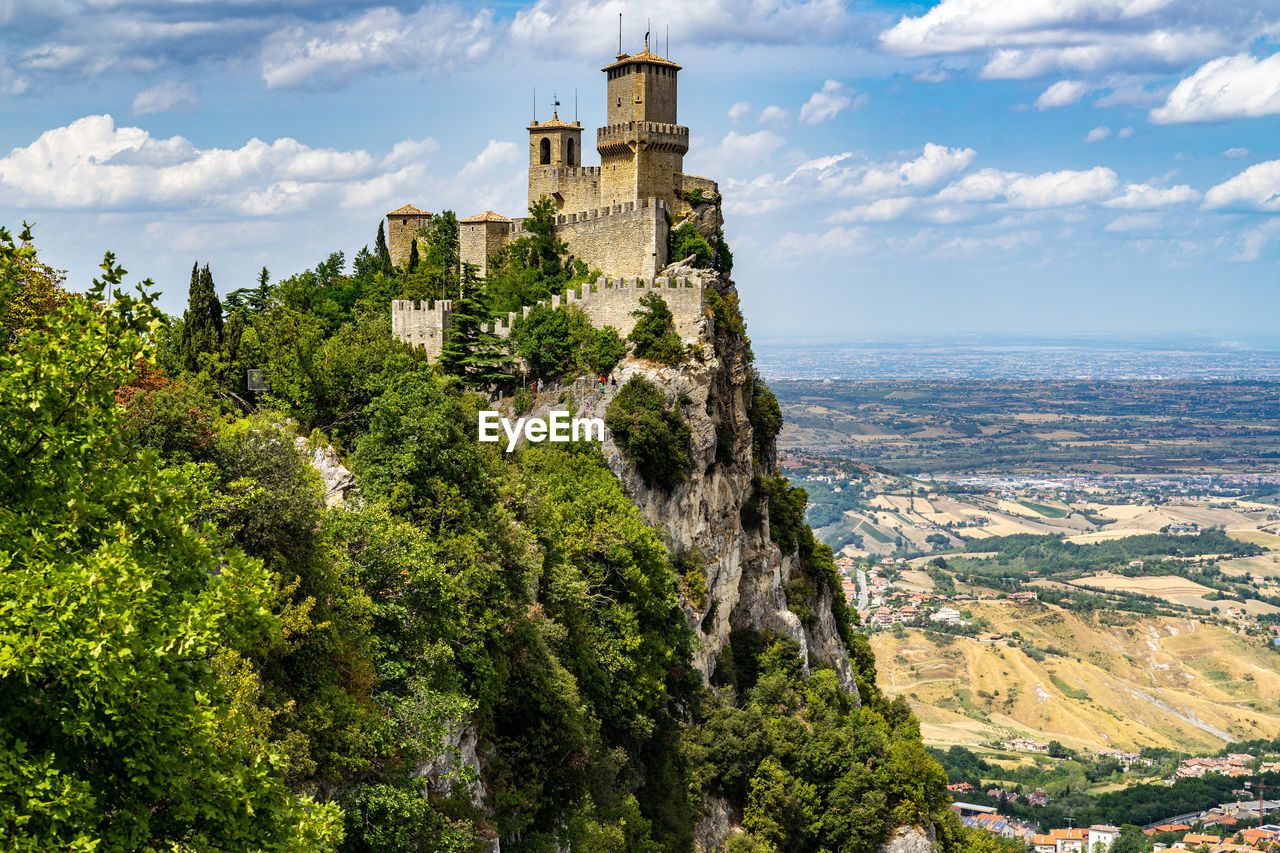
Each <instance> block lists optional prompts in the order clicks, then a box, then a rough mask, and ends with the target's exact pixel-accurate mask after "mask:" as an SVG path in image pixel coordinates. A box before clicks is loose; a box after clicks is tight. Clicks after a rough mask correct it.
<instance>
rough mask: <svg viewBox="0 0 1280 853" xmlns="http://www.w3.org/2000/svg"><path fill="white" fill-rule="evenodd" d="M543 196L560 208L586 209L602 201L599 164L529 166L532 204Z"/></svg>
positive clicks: (530, 202)
mask: <svg viewBox="0 0 1280 853" xmlns="http://www.w3.org/2000/svg"><path fill="white" fill-rule="evenodd" d="M543 196H548V197H550V198H552V199H554V200H555V203H556V209H557V210H587V209H588V208H592V207H597V206H599V204H600V167H599V166H530V167H529V204H533V203H534V202H535V201H537V200H538V199H540V198H542V197H543Z"/></svg>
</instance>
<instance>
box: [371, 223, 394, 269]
mask: <svg viewBox="0 0 1280 853" xmlns="http://www.w3.org/2000/svg"><path fill="white" fill-rule="evenodd" d="M373 248H374V252H375V253H376V254H377V256H378V260H379V261H380V262H381V263H382V270H383V272H390V271H391V250H390V249H388V248H387V231H386V227H385V223H384V222H383V220H381V219H379V220H378V236H377V238H376V239H375V240H374V243H373Z"/></svg>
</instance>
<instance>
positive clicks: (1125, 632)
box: [872, 604, 1280, 749]
mask: <svg viewBox="0 0 1280 853" xmlns="http://www.w3.org/2000/svg"><path fill="white" fill-rule="evenodd" d="M971 609H972V610H973V611H974V615H975V616H980V617H985V618H987V619H988V620H989V621H990V623H991V624H992V625H993V626H997V629H998V630H1002V631H1005V632H1013V631H1019V632H1020V633H1021V634H1022V636H1023V637H1024V638H1025V639H1026V640H1028V641H1030V642H1031V643H1032V644H1034V645H1035V646H1036V647H1037V648H1040V649H1044V648H1046V647H1048V646H1057V647H1058V648H1061V649H1070V650H1072V651H1071V655H1072V656H1071V657H1058V656H1055V655H1047V656H1045V658H1044V660H1043V661H1036V660H1033V659H1032V658H1031V657H1028V656H1027V654H1026V653H1025V652H1023V651H1022V650H1021V649H1019V648H1016V647H1015V646H1012V645H1010V644H1008V643H995V644H990V643H979V642H976V641H974V640H970V639H967V638H963V637H958V638H956V639H955V641H954V642H953V643H952V644H950V645H939V644H938V643H937V642H936V641H935V639H936V636H937V635H926V634H924V633H923V632H921V631H917V630H908V632H907V638H906V639H903V640H898V639H895V638H894V637H893V636H892V634H890V633H887V632H882V633H879V634H876V635H875V636H874V637H873V639H872V646H873V648H874V649H875V652H876V660H877V665H878V668H879V671H880V684H881V687H882V688H883V689H884V690H885V691H886V692H887V693H889V694H890V695H899V694H901V695H905V696H907V698H908V699H909V700H911V702H912V706H913V708H914V709H915V712H916V714H917V715H918V716H919V717H920V720H921V726H922V730H923V734H924V736H925V740H926V741H927V742H930V743H940V744H952V743H964V744H977V743H980V742H983V741H987V740H992V739H1000V738H1003V737H1006V736H1008V735H1009V734H1012V733H1014V732H1017V733H1025V734H1029V735H1031V736H1033V737H1036V738H1038V739H1041V740H1048V739H1050V738H1057V739H1059V740H1061V741H1063V742H1064V743H1066V744H1067V745H1069V746H1073V747H1088V748H1103V747H1109V748H1113V749H1114V748H1119V747H1139V746H1147V745H1151V746H1166V747H1173V748H1178V747H1183V748H1188V749H1191V748H1196V749H1205V748H1209V749H1217V748H1219V747H1221V746H1223V745H1224V744H1225V743H1226V741H1224V740H1223V739H1222V738H1220V737H1217V736H1215V735H1214V734H1212V733H1211V732H1210V731H1207V730H1206V728H1211V729H1216V730H1219V731H1222V732H1224V733H1226V734H1229V735H1231V736H1232V737H1234V738H1248V737H1269V738H1270V737H1277V736H1280V706H1277V705H1275V704H1274V702H1269V701H1267V699H1266V698H1265V697H1274V696H1276V695H1280V655H1277V654H1274V653H1271V652H1269V651H1266V650H1264V649H1260V648H1258V647H1256V646H1254V645H1251V644H1250V641H1249V640H1248V638H1245V637H1240V636H1237V635H1235V634H1234V633H1232V632H1230V631H1229V630H1227V629H1225V628H1220V627H1216V626H1210V625H1205V624H1203V623H1200V622H1197V621H1194V620H1190V619H1186V618H1180V619H1172V618H1159V619H1138V617H1136V616H1132V615H1130V614H1109V618H1113V619H1116V620H1120V619H1127V620H1131V621H1132V624H1129V625H1125V626H1108V625H1104V624H1101V623H1099V622H1096V621H1087V620H1085V619H1082V618H1081V617H1080V616H1078V615H1076V614H1073V613H1069V612H1067V611H1064V610H1062V609H1060V608H1057V607H1054V606H1052V605H1035V606H1025V605H1024V606H1020V605H1011V604H983V605H974V606H973V607H972V608H971ZM1076 656H1078V657H1079V658H1080V659H1079V660H1076ZM1248 677H1251V678H1252V680H1250V679H1249V678H1248ZM1059 685H1063V686H1065V687H1066V688H1067V689H1066V690H1065V691H1064V689H1062V687H1060V686H1059ZM997 691H998V692H997ZM984 693H985V694H987V695H986V696H984V695H983V694H984ZM1068 694H1073V695H1074V696H1075V697H1082V696H1085V695H1087V697H1088V698H1087V699H1085V698H1072V695H1068ZM1197 723H1199V725H1197Z"/></svg>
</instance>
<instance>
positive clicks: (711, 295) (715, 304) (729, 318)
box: [706, 287, 747, 338]
mask: <svg viewBox="0 0 1280 853" xmlns="http://www.w3.org/2000/svg"><path fill="white" fill-rule="evenodd" d="M706 293H707V306H708V307H709V308H710V309H711V317H712V318H713V319H714V320H715V324H716V331H717V332H721V333H724V334H730V335H734V336H736V337H739V338H745V337H746V336H747V323H746V321H745V320H744V319H742V308H741V307H740V306H739V304H738V294H736V293H731V294H729V295H727V296H726V295H724V294H722V293H721V292H720V291H718V290H716V289H715V288H714V287H711V288H708V289H707V291H706Z"/></svg>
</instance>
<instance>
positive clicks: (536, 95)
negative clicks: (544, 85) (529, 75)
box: [533, 86, 538, 124]
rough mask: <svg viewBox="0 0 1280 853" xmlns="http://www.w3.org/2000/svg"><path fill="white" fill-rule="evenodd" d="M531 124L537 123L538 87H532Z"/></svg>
mask: <svg viewBox="0 0 1280 853" xmlns="http://www.w3.org/2000/svg"><path fill="white" fill-rule="evenodd" d="M533 123H534V124H537V123H538V87H537V86H534V87H533Z"/></svg>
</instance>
